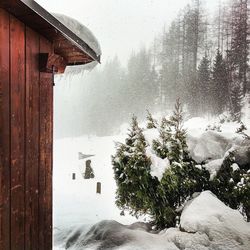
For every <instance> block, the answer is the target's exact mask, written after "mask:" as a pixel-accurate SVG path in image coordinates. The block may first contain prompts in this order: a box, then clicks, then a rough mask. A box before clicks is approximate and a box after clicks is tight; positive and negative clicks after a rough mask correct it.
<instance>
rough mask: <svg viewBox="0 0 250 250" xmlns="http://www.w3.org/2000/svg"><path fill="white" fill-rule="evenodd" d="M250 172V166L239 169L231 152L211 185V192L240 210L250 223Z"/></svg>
mask: <svg viewBox="0 0 250 250" xmlns="http://www.w3.org/2000/svg"><path fill="white" fill-rule="evenodd" d="M249 170H250V168H249V165H247V166H244V167H239V166H238V165H237V164H236V163H235V157H234V152H230V153H229V155H228V156H227V157H226V158H225V160H224V162H223V164H222V166H221V168H220V170H219V171H218V173H217V175H216V177H215V178H214V180H212V181H211V183H210V190H211V191H212V192H213V193H214V194H215V195H216V196H217V197H218V198H219V199H220V200H222V201H223V202H224V203H225V204H227V205H228V206H230V207H231V208H233V209H239V210H240V211H241V212H242V213H243V214H244V215H245V216H246V217H247V220H248V221H250V201H249V195H250V172H249Z"/></svg>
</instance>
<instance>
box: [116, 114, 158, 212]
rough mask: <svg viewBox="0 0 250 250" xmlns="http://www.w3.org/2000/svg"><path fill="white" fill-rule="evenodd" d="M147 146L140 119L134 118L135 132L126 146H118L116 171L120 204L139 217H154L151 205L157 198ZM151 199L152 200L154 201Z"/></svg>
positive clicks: (127, 140) (117, 201)
mask: <svg viewBox="0 0 250 250" xmlns="http://www.w3.org/2000/svg"><path fill="white" fill-rule="evenodd" d="M146 146H147V142H146V140H145V138H144V135H143V133H142V129H141V128H140V127H139V125H138V122H137V118H136V117H135V116H134V117H133V118H132V123H131V128H130V130H129V133H128V138H127V139H126V141H125V144H118V145H117V151H116V154H115V156H113V157H112V164H113V170H114V173H115V180H116V183H117V191H116V204H117V206H118V207H119V208H120V209H122V210H128V211H129V212H130V213H131V214H133V215H135V216H138V215H141V214H146V213H149V214H150V202H151V201H152V199H153V197H152V195H154V194H155V191H154V190H153V188H154V187H155V186H156V185H152V183H153V182H154V178H153V177H152V176H151V175H150V166H151V161H150V159H149V158H148V157H147V156H146ZM150 195H151V197H150Z"/></svg>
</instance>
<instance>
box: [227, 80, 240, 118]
mask: <svg viewBox="0 0 250 250" xmlns="http://www.w3.org/2000/svg"><path fill="white" fill-rule="evenodd" d="M230 104H231V105H230V106H231V108H230V113H231V116H232V118H233V121H237V122H240V121H241V115H242V114H241V110H242V106H243V92H242V85H241V84H240V82H237V81H235V82H234V83H233V84H232V87H231V92H230Z"/></svg>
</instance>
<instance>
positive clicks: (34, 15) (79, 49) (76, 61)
mask: <svg viewBox="0 0 250 250" xmlns="http://www.w3.org/2000/svg"><path fill="white" fill-rule="evenodd" d="M0 7H1V8H4V9H5V10H6V11H8V12H9V13H11V14H12V15H14V16H15V17H17V18H18V19H19V20H21V21H22V22H23V23H25V24H26V25H27V26H29V27H30V28H32V29H34V30H36V31H37V32H38V33H39V34H41V35H43V36H44V37H46V38H47V39H48V40H49V41H51V42H53V44H54V50H55V53H57V54H59V55H61V56H63V57H64V59H65V60H66V62H67V65H81V64H86V63H89V62H92V61H97V62H100V55H97V54H96V52H95V51H94V49H93V48H91V47H90V46H89V44H87V43H86V42H85V41H84V40H82V39H81V38H80V37H79V36H77V35H76V34H75V33H74V32H73V31H72V30H70V29H69V28H67V27H66V26H65V25H64V24H63V23H62V22H60V21H59V20H58V19H57V18H56V17H54V16H53V15H51V14H50V13H49V12H48V11H46V10H45V9H44V8H43V7H41V6H40V5H39V4H38V3H36V2H35V1H33V0H1V2H0Z"/></svg>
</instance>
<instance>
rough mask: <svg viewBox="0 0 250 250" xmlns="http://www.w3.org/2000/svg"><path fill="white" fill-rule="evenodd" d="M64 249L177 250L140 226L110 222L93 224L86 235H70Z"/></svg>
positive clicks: (77, 232)
mask: <svg viewBox="0 0 250 250" xmlns="http://www.w3.org/2000/svg"><path fill="white" fill-rule="evenodd" d="M65 247H66V248H67V249H72V250H81V249H92V250H95V249H96V250H97V249H123V250H130V249H131V250H136V249H138V250H139V249H140V250H148V249H152V250H159V249H162V250H164V249H165V250H178V248H177V247H176V246H175V245H174V244H173V243H171V242H166V241H165V240H164V239H163V238H160V237H159V236H158V235H155V234H151V233H148V232H146V231H145V227H143V226H141V224H133V225H131V226H125V225H122V224H120V223H118V222H116V221H110V220H105V221H101V222H99V223H97V224H95V225H94V226H93V227H91V228H90V229H89V231H88V232H87V233H85V231H84V232H83V233H81V232H79V231H76V233H75V235H72V236H71V238H69V240H68V241H67V242H66V244H65Z"/></svg>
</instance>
